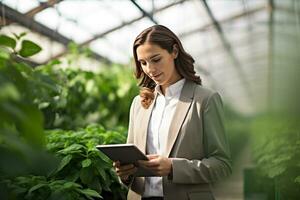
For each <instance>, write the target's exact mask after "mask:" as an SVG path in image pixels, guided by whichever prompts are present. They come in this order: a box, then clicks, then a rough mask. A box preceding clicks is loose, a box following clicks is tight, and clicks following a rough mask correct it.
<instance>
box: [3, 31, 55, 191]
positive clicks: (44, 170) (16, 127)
mask: <svg viewBox="0 0 300 200" xmlns="http://www.w3.org/2000/svg"><path fill="white" fill-rule="evenodd" d="M24 36H25V34H20V35H15V38H12V37H8V36H6V35H0V88H1V93H0V118H1V120H0V180H8V179H13V178H15V177H17V176H21V175H27V174H30V173H32V174H36V175H44V176H46V175H47V174H49V173H50V172H51V171H52V170H53V169H54V168H55V167H56V165H57V164H58V160H57V159H56V158H55V157H54V156H52V155H50V154H49V153H47V152H46V151H45V149H44V145H45V135H44V129H43V121H44V118H43V114H42V112H40V110H39V109H38V107H37V106H36V105H35V104H34V101H35V99H36V94H43V92H46V91H47V92H48V91H50V92H53V93H55V92H57V90H56V87H55V84H53V85H51V84H50V83H49V80H48V79H46V78H45V76H44V75H42V74H40V73H38V72H35V71H34V70H33V69H32V68H31V67H30V66H28V65H27V64H26V63H25V62H23V61H20V56H23V57H28V56H31V55H34V54H36V53H38V52H39V51H40V50H41V48H40V47H39V46H38V45H36V44H34V43H33V42H31V41H28V40H25V39H23V37H24ZM17 43H20V46H21V48H20V50H17V49H16V46H17ZM6 189H7V187H6V186H5V184H3V183H2V184H0V197H2V196H3V195H7V190H6Z"/></svg>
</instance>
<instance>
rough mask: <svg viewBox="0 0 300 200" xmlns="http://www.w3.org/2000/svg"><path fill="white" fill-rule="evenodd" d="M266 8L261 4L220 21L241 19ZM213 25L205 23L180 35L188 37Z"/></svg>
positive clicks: (222, 22)
mask: <svg viewBox="0 0 300 200" xmlns="http://www.w3.org/2000/svg"><path fill="white" fill-rule="evenodd" d="M265 9H266V7H265V6H260V7H257V8H253V9H251V10H248V11H246V12H241V13H238V14H235V15H232V16H229V17H226V18H224V19H222V20H220V21H219V23H221V24H224V23H228V22H231V21H234V20H236V19H239V18H241V17H245V16H249V15H253V14H256V13H258V12H260V11H264V10H265ZM213 25H214V24H213V23H208V24H205V25H203V26H201V27H200V28H195V29H193V30H190V31H188V32H184V33H181V34H179V37H187V36H189V35H191V34H195V33H199V32H201V31H206V30H207V29H208V28H210V27H212V26H213Z"/></svg>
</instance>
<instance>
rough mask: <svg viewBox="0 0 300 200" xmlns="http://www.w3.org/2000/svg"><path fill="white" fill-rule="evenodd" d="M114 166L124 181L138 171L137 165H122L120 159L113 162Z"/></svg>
mask: <svg viewBox="0 0 300 200" xmlns="http://www.w3.org/2000/svg"><path fill="white" fill-rule="evenodd" d="M113 167H114V168H115V170H116V173H117V175H118V176H119V177H120V178H121V179H122V180H123V181H126V180H128V177H129V176H130V175H132V174H134V173H135V172H136V171H137V167H136V166H134V165H133V164H128V165H121V164H120V162H119V161H116V162H113Z"/></svg>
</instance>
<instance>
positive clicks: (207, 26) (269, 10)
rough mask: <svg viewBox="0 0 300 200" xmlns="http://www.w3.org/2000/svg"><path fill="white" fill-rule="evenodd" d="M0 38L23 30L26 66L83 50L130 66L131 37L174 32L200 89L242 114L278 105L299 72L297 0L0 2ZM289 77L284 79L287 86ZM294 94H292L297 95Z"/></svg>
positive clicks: (299, 9) (299, 5)
mask: <svg viewBox="0 0 300 200" xmlns="http://www.w3.org/2000/svg"><path fill="white" fill-rule="evenodd" d="M0 5H1V8H0V10H1V11H0V12H1V18H0V23H1V33H5V34H13V33H16V34H18V33H22V32H27V36H28V37H30V38H31V39H32V40H33V41H35V42H36V43H38V44H42V46H43V51H42V52H41V53H39V54H37V55H36V56H34V57H32V59H31V60H30V62H31V63H32V64H33V65H39V64H43V63H46V62H48V61H50V60H52V59H55V58H60V57H62V56H64V55H65V54H66V52H67V50H68V44H69V43H71V42H74V43H76V44H77V45H78V46H79V47H88V48H90V49H91V51H92V55H93V58H94V59H96V61H97V62H105V63H121V64H124V65H125V66H127V65H132V62H131V58H132V43H133V40H134V38H135V36H136V35H137V34H138V33H139V32H141V30H143V29H144V28H146V27H148V26H151V25H153V24H163V25H165V26H167V27H169V28H170V29H171V30H173V31H174V32H175V33H176V34H177V35H178V36H179V37H180V38H181V40H182V42H183V46H184V47H185V49H186V50H187V52H189V53H190V54H191V55H192V56H193V57H194V58H195V67H196V71H197V72H198V73H199V74H200V75H201V77H202V79H203V83H204V85H207V86H208V87H211V88H214V89H215V90H217V91H219V92H220V93H221V94H222V96H223V97H224V100H225V101H226V103H230V104H231V105H232V106H233V107H234V108H235V109H236V110H239V111H241V112H243V113H248V114H251V113H257V112H260V111H263V110H266V109H267V108H268V107H270V106H271V107H272V106H276V105H280V104H282V101H283V100H284V99H282V97H285V96H288V95H289V93H290V92H295V91H291V90H289V88H291V87H293V83H294V82H293V80H295V81H296V80H297V78H298V75H299V68H300V66H299V65H300V53H299V50H300V1H298V0H1V1H0ZM287 80H290V81H287ZM296 92H297V91H296Z"/></svg>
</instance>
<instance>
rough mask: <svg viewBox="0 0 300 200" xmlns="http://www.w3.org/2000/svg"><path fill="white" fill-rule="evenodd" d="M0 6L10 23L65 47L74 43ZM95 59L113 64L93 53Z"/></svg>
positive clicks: (2, 14)
mask: <svg viewBox="0 0 300 200" xmlns="http://www.w3.org/2000/svg"><path fill="white" fill-rule="evenodd" d="M0 6H1V8H2V9H0V15H1V16H4V17H5V19H8V20H10V21H14V22H16V23H18V24H20V25H22V26H24V27H26V28H28V29H30V30H32V31H35V32H37V33H39V34H41V35H44V36H47V37H48V38H50V39H52V40H54V41H56V42H59V43H61V44H63V45H64V46H66V47H67V46H68V44H69V43H71V42H73V41H72V40H71V39H69V38H67V37H65V36H63V35H61V34H59V33H58V32H56V31H54V30H52V29H50V28H48V27H47V26H45V25H43V24H41V23H39V22H37V21H35V20H33V19H32V18H31V17H29V16H26V15H24V14H22V13H20V12H18V11H16V10H14V9H12V8H10V7H8V6H6V5H4V4H2V3H1V2H0ZM91 56H92V57H93V58H95V59H98V60H102V61H104V62H106V63H111V61H110V60H109V59H108V58H106V57H104V56H101V55H99V54H98V53H95V52H92V55H91Z"/></svg>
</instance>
